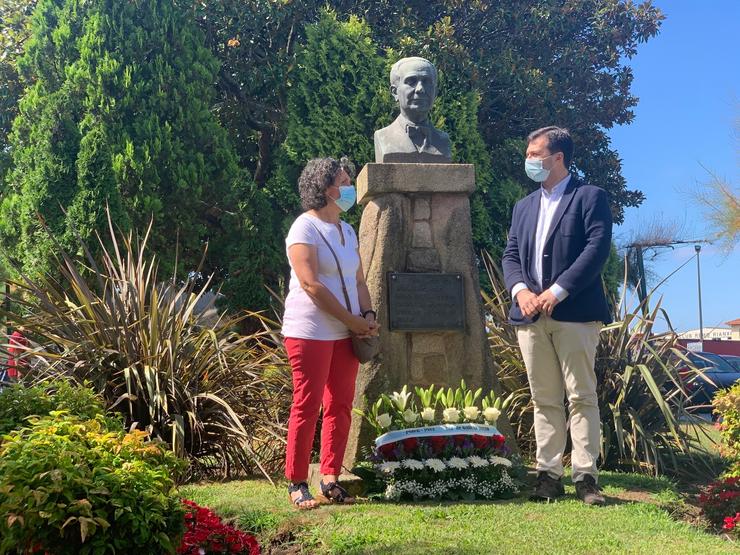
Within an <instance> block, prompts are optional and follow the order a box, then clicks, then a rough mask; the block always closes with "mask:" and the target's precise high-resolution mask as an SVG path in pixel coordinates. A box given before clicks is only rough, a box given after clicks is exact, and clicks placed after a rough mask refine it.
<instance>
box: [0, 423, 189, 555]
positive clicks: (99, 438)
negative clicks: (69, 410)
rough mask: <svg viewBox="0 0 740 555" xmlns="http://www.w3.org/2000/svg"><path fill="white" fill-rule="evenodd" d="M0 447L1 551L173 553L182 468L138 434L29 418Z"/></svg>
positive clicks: (180, 522)
mask: <svg viewBox="0 0 740 555" xmlns="http://www.w3.org/2000/svg"><path fill="white" fill-rule="evenodd" d="M30 421H31V424H32V425H31V426H30V427H28V428H23V429H21V430H15V431H13V432H11V433H10V434H9V435H8V436H6V438H5V441H4V443H3V444H2V446H0V538H2V539H0V553H7V552H8V551H9V550H11V549H13V548H17V549H20V550H21V551H23V552H26V551H24V550H27V551H29V552H36V551H41V552H49V553H55V554H58V555H67V554H69V555H73V554H74V555H77V554H86V553H107V552H109V551H112V552H115V553H134V552H135V551H134V550H136V552H138V553H139V554H149V553H151V554H152V555H154V554H157V555H159V554H162V553H174V552H175V547H176V546H177V545H179V539H180V537H181V536H182V534H183V532H184V508H183V505H182V503H181V501H180V499H179V496H178V495H177V492H176V490H175V487H174V486H175V484H174V481H173V478H172V476H177V475H178V474H179V473H180V472H181V470H182V464H183V463H182V462H181V461H180V460H178V459H177V458H176V457H175V456H174V455H173V454H172V453H170V452H169V451H167V450H166V449H163V448H162V447H161V446H160V444H159V443H154V442H150V441H147V440H146V437H147V434H146V433H144V432H140V431H135V432H133V433H129V434H126V433H124V432H123V431H120V432H111V431H108V429H107V423H106V421H105V419H104V418H103V417H102V416H97V417H96V418H95V419H91V420H81V419H80V418H78V417H75V416H70V415H67V414H64V413H61V412H56V411H55V412H53V413H52V414H51V415H50V416H47V417H44V418H34V419H31V420H30Z"/></svg>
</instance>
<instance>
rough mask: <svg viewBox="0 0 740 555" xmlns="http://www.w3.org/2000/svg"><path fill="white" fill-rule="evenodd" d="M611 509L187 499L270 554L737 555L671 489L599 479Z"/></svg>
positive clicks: (259, 496) (206, 488) (251, 491)
mask: <svg viewBox="0 0 740 555" xmlns="http://www.w3.org/2000/svg"><path fill="white" fill-rule="evenodd" d="M600 481H601V483H602V485H603V488H604V493H605V495H606V496H607V497H608V499H609V505H608V506H606V507H600V508H599V507H588V506H585V505H584V504H583V503H581V502H580V501H578V500H577V499H576V498H575V495H574V489H573V488H572V487H570V486H569V487H568V488H567V493H568V496H567V498H566V499H564V500H562V501H559V502H557V503H551V504H539V503H533V502H530V501H528V500H526V499H525V498H522V499H516V500H512V501H502V502H475V503H460V502H458V503H441V504H440V503H434V504H430V503H419V504H395V503H381V502H366V503H358V504H357V505H354V506H348V507H340V506H326V505H325V506H322V507H321V508H319V509H317V510H314V511H309V512H298V511H296V510H294V509H293V508H292V507H291V506H290V504H289V503H288V496H287V492H286V490H285V488H284V487H283V486H282V485H281V486H280V487H279V488H278V489H275V488H273V487H272V486H271V485H270V484H269V483H268V482H266V481H262V480H250V481H238V482H229V483H224V484H199V485H190V486H186V487H184V488H183V489H182V492H183V495H184V496H185V497H188V498H190V499H193V500H194V501H196V502H197V503H200V504H203V505H207V506H209V507H211V508H212V509H214V510H215V511H216V512H217V513H218V514H220V515H221V516H223V517H225V518H227V519H229V520H233V522H234V523H235V524H236V525H237V526H238V527H239V528H241V529H244V530H249V531H252V532H253V533H255V534H256V535H257V536H258V538H259V539H260V541H261V543H262V544H263V545H265V546H267V547H266V552H268V553H311V554H313V553H316V554H321V553H332V554H340V553H341V554H386V553H401V554H403V555H412V554H436V553H440V554H445V555H447V554H458V553H460V554H467V553H469V554H489V553H512V554H528V553H543V554H547V555H550V554H556V553H562V554H569V555H570V554H578V553H589V554H599V555H602V554H606V553H652V554H661V555H662V554H666V555H667V554H674V553H676V554H691V553H697V554H710V553H740V546H738V544H735V543H732V542H731V541H728V540H727V539H724V538H722V537H720V536H718V535H715V534H712V533H707V532H706V531H704V530H703V529H702V528H701V527H700V526H694V525H691V524H689V523H688V522H686V521H683V520H682V519H681V517H682V516H683V517H686V515H689V516H691V515H693V516H694V517H695V516H696V513H697V511H696V509H694V508H692V507H690V506H689V505H687V504H686V503H684V501H683V499H682V497H681V495H680V494H679V493H678V492H677V491H676V489H675V487H674V485H673V484H672V483H671V482H669V481H668V480H664V479H651V478H647V477H644V476H638V475H634V474H620V473H608V472H607V473H603V474H602V477H601V480H600Z"/></svg>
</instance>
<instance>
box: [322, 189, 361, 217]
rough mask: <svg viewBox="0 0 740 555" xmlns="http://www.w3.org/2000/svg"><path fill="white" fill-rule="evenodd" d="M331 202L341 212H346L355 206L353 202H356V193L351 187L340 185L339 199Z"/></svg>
mask: <svg viewBox="0 0 740 555" xmlns="http://www.w3.org/2000/svg"><path fill="white" fill-rule="evenodd" d="M329 198H331V197H329ZM332 200H333V201H334V202H335V203H336V204H337V206H338V207H339V209H340V210H341V211H342V212H346V211H347V210H349V209H350V208H352V207H353V206H354V205H355V201H356V200H357V192H356V191H355V188H354V187H353V186H352V185H340V187H339V198H338V199H336V200H334V199H332Z"/></svg>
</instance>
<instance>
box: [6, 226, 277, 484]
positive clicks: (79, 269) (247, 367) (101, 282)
mask: <svg viewBox="0 0 740 555" xmlns="http://www.w3.org/2000/svg"><path fill="white" fill-rule="evenodd" d="M109 225H110V236H109V238H108V240H107V241H103V240H102V239H101V238H100V237H98V241H99V242H100V247H101V249H100V252H101V255H100V256H99V258H98V259H97V260H96V259H94V258H93V257H92V256H91V254H90V252H89V251H88V249H87V248H86V246H85V245H84V244H81V248H82V250H83V252H84V253H85V254H86V264H84V265H83V263H82V262H81V261H79V260H77V259H75V258H73V257H72V256H70V255H68V254H67V253H65V252H64V251H63V250H61V249H59V250H58V252H57V259H56V261H57V268H56V270H57V271H58V272H59V274H58V275H60V276H61V279H58V280H57V279H53V278H50V277H41V278H38V279H37V278H33V279H31V278H28V277H23V278H22V279H21V280H19V281H18V282H17V283H15V284H14V289H15V292H14V293H13V297H14V298H13V300H14V301H15V302H16V303H17V304H18V305H20V306H21V307H22V310H21V311H20V313H19V312H16V313H9V314H6V317H8V318H9V319H10V321H11V322H13V323H14V324H15V325H21V324H22V325H24V326H25V328H26V331H27V335H28V336H29V337H31V338H33V340H34V342H33V345H34V347H33V349H32V350H31V352H29V353H28V358H29V359H32V360H33V361H34V364H33V365H32V367H33V368H34V370H33V371H32V372H30V373H29V377H28V379H29V380H32V381H41V380H45V379H48V378H50V377H59V376H65V377H70V378H73V379H75V380H78V381H84V380H87V381H89V382H90V383H91V384H93V387H94V388H95V389H96V390H97V391H98V392H100V393H102V395H103V397H104V398H105V399H106V400H107V402H108V404H109V406H111V407H115V408H117V409H118V410H120V411H122V412H123V413H124V415H125V416H126V419H127V424H128V425H129V426H131V427H136V428H139V429H143V430H146V431H148V432H149V433H150V434H151V435H152V436H153V437H158V438H160V439H162V440H164V441H166V442H167V443H169V444H170V445H171V446H172V449H173V450H174V451H175V452H176V453H178V454H179V455H183V456H188V457H189V458H190V460H191V476H202V475H214V474H219V475H221V476H229V475H233V474H239V473H252V472H254V471H256V470H258V469H259V470H260V471H262V472H263V473H264V474H265V475H268V474H271V473H273V472H275V471H276V470H278V469H279V467H280V465H281V462H282V458H283V436H284V425H283V422H284V421H285V418H286V416H287V411H288V409H289V402H290V393H289V392H290V382H289V379H288V373H287V372H286V371H285V368H286V363H285V356H284V355H283V354H282V353H281V352H280V351H279V350H278V349H279V347H278V346H276V344H275V343H274V342H272V341H271V340H270V336H269V335H268V333H267V332H262V333H254V334H251V335H248V336H242V335H240V334H239V333H238V331H237V330H238V324H239V323H240V321H242V320H243V319H244V318H245V317H256V318H261V319H262V320H263V321H264V323H265V325H266V326H267V327H268V328H269V327H271V325H272V323H271V322H269V321H267V320H265V319H264V318H262V317H261V316H259V315H255V314H250V315H242V316H228V315H221V316H219V317H218V318H217V321H216V322H215V323H209V324H208V325H206V322H204V321H203V319H202V318H201V316H200V315H199V314H198V311H197V305H198V303H199V300H200V299H201V297H202V295H203V292H204V291H205V289H207V284H206V287H204V288H202V289H200V290H196V289H195V286H194V284H193V280H186V281H185V282H184V283H179V284H178V282H177V281H176V278H175V277H174V276H173V277H172V278H170V279H168V280H166V281H161V279H160V276H159V275H158V273H157V261H156V260H155V259H154V258H153V257H150V256H149V255H148V253H147V249H146V243H147V238H148V231H147V234H145V236H144V237H143V238H142V239H139V238H137V237H135V236H133V235H132V234H129V235H128V236H126V237H122V236H121V235H120V234H116V233H115V232H114V229H113V226H112V224H110V222H109Z"/></svg>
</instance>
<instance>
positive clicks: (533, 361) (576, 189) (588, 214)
mask: <svg viewBox="0 0 740 555" xmlns="http://www.w3.org/2000/svg"><path fill="white" fill-rule="evenodd" d="M572 158H573V140H572V139H571V136H570V133H569V132H568V130H567V129H563V128H559V127H554V126H551V127H543V128H542V129H538V130H536V131H534V132H532V133H531V134H530V135H529V136H528V137H527V153H526V160H525V171H526V173H527V175H528V176H529V177H530V178H531V179H533V180H534V181H537V182H539V183H540V184H541V187H540V188H539V189H538V190H537V191H535V192H534V193H532V194H530V195H528V196H527V197H525V198H523V199H522V200H520V201H519V202H518V203H517V204H516V206H515V207H514V212H513V215H512V221H511V230H510V231H509V240H508V243H507V245H506V249H505V250H504V255H503V260H502V265H503V270H504V279H505V281H506V287H507V288H508V289H509V291H511V296H512V299H513V303H512V306H511V309H510V312H509V320H510V322H511V324H513V325H514V326H516V327H517V338H518V341H519V346H520V348H521V350H522V357H523V359H524V363H525V366H526V368H527V377H528V379H529V385H530V390H531V392H532V401H533V405H534V425H535V436H536V439H537V472H538V475H537V486H536V487H535V491H534V494H533V496H532V498H533V499H540V500H550V499H554V498H557V497H559V496H561V495H563V494H564V488H563V485H562V481H561V479H562V476H563V462H562V458H563V453H564V450H565V444H566V440H567V421H566V415H565V404H564V401H563V400H564V398H565V397H566V395H567V398H568V406H569V414H570V433H571V440H572V445H573V449H572V453H571V461H572V466H573V474H572V478H573V482H574V483H575V485H576V493H577V494H578V496H579V497H580V498H581V499H582V500H583V501H585V502H586V503H588V504H592V505H602V504H604V498H603V496H602V495H601V492H600V490H599V487H598V472H597V466H596V461H597V459H598V456H599V450H600V444H601V438H600V418H599V407H598V397H597V395H596V375H595V373H594V360H595V356H596V348H597V346H598V343H599V332H600V329H601V327H602V325H603V324H605V323H609V322H611V313H610V309H609V305H608V303H607V301H606V296H605V295H604V289H603V286H602V280H601V272H602V270H603V268H604V264H605V262H606V259H607V258H608V256H609V251H610V248H611V237H612V216H611V210H610V208H609V203H608V200H607V195H606V192H605V191H604V190H603V189H600V188H598V187H594V186H592V185H588V184H587V183H585V182H583V181H582V180H580V179H579V178H577V177H576V176H573V175H571V174H570V173H569V171H568V167H569V166H570V163H571V160H572Z"/></svg>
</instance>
